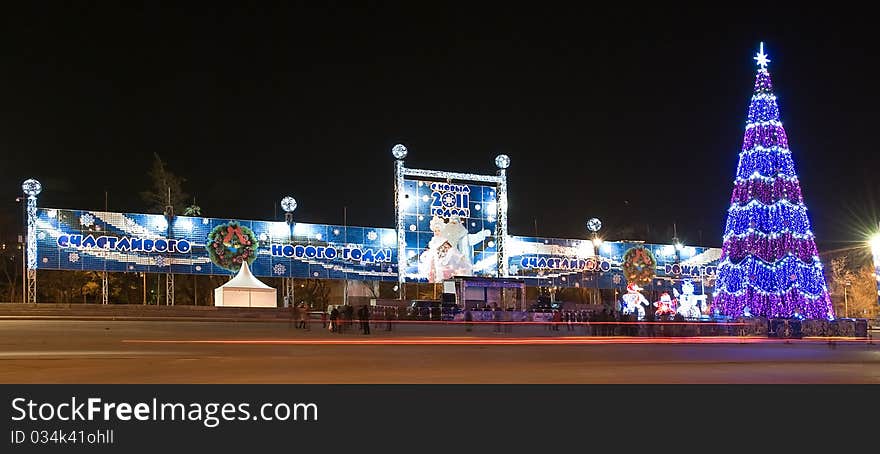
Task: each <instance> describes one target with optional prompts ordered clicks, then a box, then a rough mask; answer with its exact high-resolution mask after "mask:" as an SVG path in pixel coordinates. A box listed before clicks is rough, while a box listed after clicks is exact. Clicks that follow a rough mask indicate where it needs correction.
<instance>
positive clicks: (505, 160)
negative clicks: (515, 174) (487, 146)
mask: <svg viewBox="0 0 880 454" xmlns="http://www.w3.org/2000/svg"><path fill="white" fill-rule="evenodd" d="M495 165H496V166H498V168H499V169H506V168H508V167H510V156H507V155H506V154H500V155H498V156H496V157H495Z"/></svg>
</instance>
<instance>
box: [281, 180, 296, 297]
mask: <svg viewBox="0 0 880 454" xmlns="http://www.w3.org/2000/svg"><path fill="white" fill-rule="evenodd" d="M296 207H297V204H296V199H294V198H293V197H291V196H286V197H284V198H282V199H281V209H282V210H284V222H286V223H287V242H288V243H290V242H292V241H293V238H292V237H293V212H294V210H296ZM292 273H293V267H291V274H292ZM283 284H284V299H285V303H286V304H285V307H287V305H288V304H296V303H295V302H294V301H293V278H292V277H284V279H283Z"/></svg>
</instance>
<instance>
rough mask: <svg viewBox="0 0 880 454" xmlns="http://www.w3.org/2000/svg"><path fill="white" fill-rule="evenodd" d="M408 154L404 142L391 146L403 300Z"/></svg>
mask: <svg viewBox="0 0 880 454" xmlns="http://www.w3.org/2000/svg"><path fill="white" fill-rule="evenodd" d="M406 154H407V149H406V146H404V145H403V144H400V143H399V144H397V145H395V146H393V147H391V155H392V156H394V217H395V229H396V230H397V289H398V290H397V291H398V294H397V296H398V298H399V299H401V300H402V299H404V298H405V297H406V285H405V284H406V275H405V274H406V232H404V230H403V210H404V205H403V196H404V194H403V189H404V186H403V173H404V167H403V159H404V158H406Z"/></svg>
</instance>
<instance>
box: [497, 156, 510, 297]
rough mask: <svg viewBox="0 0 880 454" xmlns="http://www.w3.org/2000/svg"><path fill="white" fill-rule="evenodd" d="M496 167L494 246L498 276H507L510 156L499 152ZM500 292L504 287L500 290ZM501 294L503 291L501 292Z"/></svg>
mask: <svg viewBox="0 0 880 454" xmlns="http://www.w3.org/2000/svg"><path fill="white" fill-rule="evenodd" d="M495 166H496V167H498V180H499V181H498V187H497V188H496V190H495V199H496V200H495V210H496V213H495V218H496V220H497V221H498V223H497V224H496V228H495V231H496V236H495V247H496V249H495V250H496V256H497V257H498V277H508V276H509V275H510V272H509V270H508V269H507V168H508V167H510V156H507V155H506V154H500V155H498V156H496V157H495ZM501 291H502V292H503V291H504V289H502V290H501ZM502 294H503V293H502Z"/></svg>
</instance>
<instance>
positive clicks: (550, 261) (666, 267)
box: [507, 236, 721, 292]
mask: <svg viewBox="0 0 880 454" xmlns="http://www.w3.org/2000/svg"><path fill="white" fill-rule="evenodd" d="M597 246H598V248H597ZM634 247H645V248H646V249H648V250H649V251H651V253H652V254H653V255H654V258H655V259H656V260H657V267H656V270H655V274H656V277H655V278H654V279H653V280H652V282H651V283H650V284H649V286H648V287H647V289H648V290H659V291H671V289H672V287H673V286H674V285H677V283H680V282H681V281H683V280H693V282H694V285H695V286H696V287H697V291H698V292H702V291H703V289H702V287H701V286H702V285H703V284H701V282H703V283H705V286H706V291H707V292H708V291H710V290H709V289H710V288H711V286H712V285H714V278H715V271H716V267H717V264H718V259H719V258H720V256H721V249H719V248H699V247H683V248H681V249H680V250H676V249H675V247H674V246H673V245H671V244H666V245H663V244H644V243H636V242H623V241H621V242H613V241H609V242H601V243H597V244H596V245H594V244H593V242H592V241H591V240H585V239H562V238H536V237H521V236H509V237H508V239H507V260H508V269H509V270H510V275H511V276H515V277H520V278H522V279H524V280H525V281H526V283H527V285H534V286H542V287H588V288H622V287H625V286H626V284H627V282H626V278H625V277H624V274H623V268H622V265H623V260H624V254H626V251H628V250H630V249H631V248H634Z"/></svg>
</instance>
